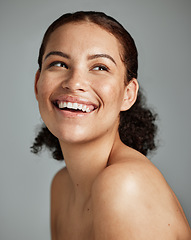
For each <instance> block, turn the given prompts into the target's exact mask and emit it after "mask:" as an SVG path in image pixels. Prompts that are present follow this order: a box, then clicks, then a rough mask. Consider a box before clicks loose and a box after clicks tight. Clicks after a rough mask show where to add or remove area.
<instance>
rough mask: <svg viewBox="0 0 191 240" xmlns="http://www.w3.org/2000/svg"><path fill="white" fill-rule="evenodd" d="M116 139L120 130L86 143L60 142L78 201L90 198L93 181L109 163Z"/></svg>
mask: <svg viewBox="0 0 191 240" xmlns="http://www.w3.org/2000/svg"><path fill="white" fill-rule="evenodd" d="M116 141H120V140H119V135H118V132H117V133H116V132H115V133H112V136H111V135H109V136H103V137H101V138H99V139H96V140H94V141H89V142H86V143H78V144H68V143H64V142H60V145H61V148H62V151H63V155H64V160H65V163H66V167H67V170H68V173H69V176H70V178H71V181H72V185H73V189H74V196H75V199H77V201H78V202H79V201H82V202H85V201H87V200H88V199H89V198H90V196H91V190H92V186H93V183H94V181H95V179H96V177H97V176H98V175H99V174H100V173H101V172H102V171H103V170H104V169H105V168H106V166H107V165H108V161H109V157H110V153H111V151H112V148H113V145H114V143H115V142H116Z"/></svg>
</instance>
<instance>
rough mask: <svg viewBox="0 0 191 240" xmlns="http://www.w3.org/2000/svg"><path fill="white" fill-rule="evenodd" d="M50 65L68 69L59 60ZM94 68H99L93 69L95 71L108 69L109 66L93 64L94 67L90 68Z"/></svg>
mask: <svg viewBox="0 0 191 240" xmlns="http://www.w3.org/2000/svg"><path fill="white" fill-rule="evenodd" d="M51 67H61V68H62V67H64V68H66V69H68V66H67V65H66V64H65V63H64V62H61V61H54V62H52V63H51V64H50V65H49V68H51ZM95 68H99V69H98V70H95V71H107V72H108V71H109V68H108V67H106V66H105V65H102V64H101V65H95V66H94V67H92V70H94V69H95Z"/></svg>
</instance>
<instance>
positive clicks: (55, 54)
mask: <svg viewBox="0 0 191 240" xmlns="http://www.w3.org/2000/svg"><path fill="white" fill-rule="evenodd" d="M52 55H53V56H60V57H63V58H68V59H69V58H70V57H69V55H68V54H66V53H63V52H60V51H52V52H49V53H48V54H47V55H46V57H45V58H44V60H46V59H47V58H48V57H50V56H52Z"/></svg>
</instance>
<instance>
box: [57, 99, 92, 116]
mask: <svg viewBox="0 0 191 240" xmlns="http://www.w3.org/2000/svg"><path fill="white" fill-rule="evenodd" d="M54 105H55V106H56V107H57V108H59V109H60V110H67V109H68V110H74V111H81V112H84V113H90V112H92V111H94V110H95V109H96V108H95V107H94V106H93V105H87V104H82V103H77V102H66V101H56V102H55V103H54Z"/></svg>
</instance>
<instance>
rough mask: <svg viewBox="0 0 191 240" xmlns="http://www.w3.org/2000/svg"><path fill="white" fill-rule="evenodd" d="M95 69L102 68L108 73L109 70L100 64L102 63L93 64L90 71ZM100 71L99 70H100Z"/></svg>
mask: <svg viewBox="0 0 191 240" xmlns="http://www.w3.org/2000/svg"><path fill="white" fill-rule="evenodd" d="M96 67H99V68H103V71H109V70H110V69H109V68H108V67H107V66H106V65H105V64H102V63H100V64H99V63H98V64H95V65H94V66H93V67H92V70H93V69H94V68H96ZM100 71H101V70H100Z"/></svg>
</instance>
